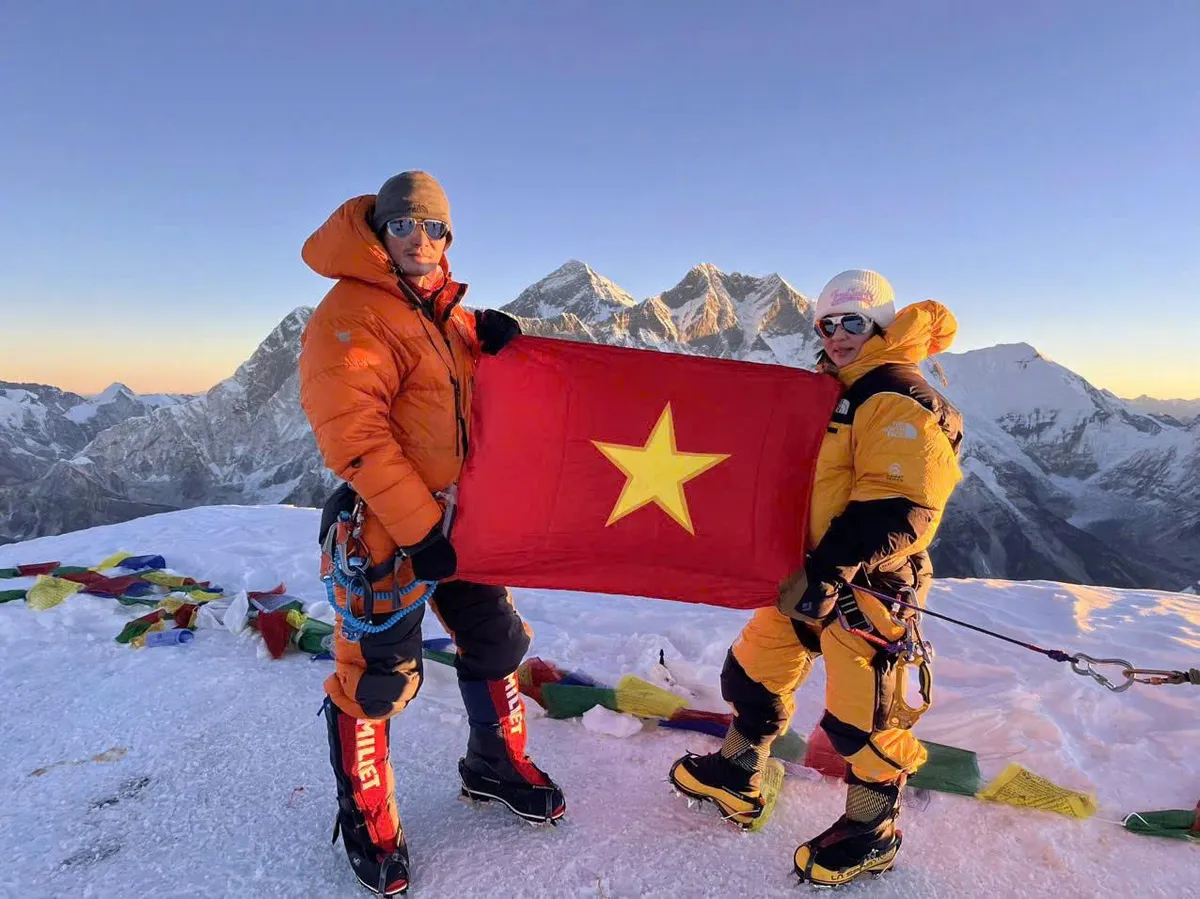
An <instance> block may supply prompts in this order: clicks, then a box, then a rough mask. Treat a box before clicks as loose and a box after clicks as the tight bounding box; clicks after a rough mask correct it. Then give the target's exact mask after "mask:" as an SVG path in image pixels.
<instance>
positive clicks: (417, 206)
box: [408, 203, 429, 215]
mask: <svg viewBox="0 0 1200 899" xmlns="http://www.w3.org/2000/svg"><path fill="white" fill-rule="evenodd" d="M408 214H409V215H429V207H428V206H426V205H425V204H424V203H409V204H408Z"/></svg>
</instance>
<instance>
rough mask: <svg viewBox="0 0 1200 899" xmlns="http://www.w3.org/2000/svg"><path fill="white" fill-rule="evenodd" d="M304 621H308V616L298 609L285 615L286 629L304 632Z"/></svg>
mask: <svg viewBox="0 0 1200 899" xmlns="http://www.w3.org/2000/svg"><path fill="white" fill-rule="evenodd" d="M306 621H308V616H307V615H305V614H304V613H303V612H301V611H300V610H299V609H291V610H290V611H289V612H288V613H287V623H288V627H290V628H291V629H292V630H296V631H299V630H304V622H306Z"/></svg>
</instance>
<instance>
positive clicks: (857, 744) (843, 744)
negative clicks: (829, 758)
mask: <svg viewBox="0 0 1200 899" xmlns="http://www.w3.org/2000/svg"><path fill="white" fill-rule="evenodd" d="M821 730H823V731H825V734H826V736H828V737H829V743H830V745H832V746H833V748H834V751H835V752H837V754H838V755H840V756H842V758H849V757H850V756H852V755H854V753H856V752H858V751H859V750H860V749H862V748H863V747H864V746H866V745H867V743H869V742H870V740H871V735H870V734H869V733H867V732H866V731H863V730H859V729H858V728H857V727H854V726H852V725H849V724H847V723H846V722H845V721H841V720H839V719H837V718H835V717H834V716H833V715H831V714H829V712H826V713H825V714H824V715H823V716H822V717H821Z"/></svg>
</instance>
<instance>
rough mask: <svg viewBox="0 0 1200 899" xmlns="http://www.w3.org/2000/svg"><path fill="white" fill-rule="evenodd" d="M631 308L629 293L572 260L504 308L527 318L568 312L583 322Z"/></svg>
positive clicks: (549, 317) (549, 316)
mask: <svg viewBox="0 0 1200 899" xmlns="http://www.w3.org/2000/svg"><path fill="white" fill-rule="evenodd" d="M634 305H636V302H635V301H634V299H633V297H631V296H630V295H629V294H628V293H626V292H625V291H624V290H622V289H621V288H619V287H617V285H616V284H613V282H612V281H609V280H608V279H607V278H605V277H603V276H601V275H598V274H596V273H595V272H594V271H592V269H591V268H589V267H588V266H587V265H585V264H584V263H582V262H579V261H578V260H574V259H573V260H571V261H570V262H568V263H567V264H566V265H564V266H562V267H561V268H559V269H557V270H556V271H554V272H551V273H550V274H549V275H547V276H546V277H545V278H543V279H542V280H541V281H538V282H537V283H536V284H532V285H530V286H529V287H526V288H525V289H524V290H523V291H521V295H520V296H518V297H517V298H516V299H515V300H513V301H512V302H511V303H509V304H508V305H507V306H505V307H504V308H505V310H506V311H507V312H509V313H510V314H512V315H516V316H519V317H521V318H526V319H554V318H557V317H558V316H560V315H562V314H563V313H564V312H570V313H571V314H573V315H575V316H577V317H578V318H580V319H582V320H583V321H589V322H599V321H603V320H604V319H606V318H609V317H610V316H612V315H613V314H614V313H616V312H619V311H621V310H622V309H627V308H629V307H630V306H634Z"/></svg>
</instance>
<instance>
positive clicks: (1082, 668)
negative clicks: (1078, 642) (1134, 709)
mask: <svg viewBox="0 0 1200 899" xmlns="http://www.w3.org/2000/svg"><path fill="white" fill-rule="evenodd" d="M1096 665H1116V666H1117V667H1119V668H1120V669H1121V675H1122V677H1124V678H1125V682H1124V683H1114V682H1113V681H1111V680H1109V679H1108V678H1107V677H1105V676H1104V674H1103V673H1101V672H1099V671H1097V670H1096V668H1095V666H1096ZM1132 668H1133V665H1131V664H1130V663H1129V662H1127V661H1125V660H1124V659H1094V658H1092V657H1091V656H1089V655H1087V654H1086V653H1082V652H1077V653H1075V655H1073V656H1071V670H1072V671H1074V672H1075V673H1076V674H1082V675H1085V676H1087V677H1090V678H1091V679H1092V680H1094V681H1096V682H1097V683H1099V684H1103V685H1104V686H1105V687H1107V688H1108V689H1110V690H1112V691H1113V692H1114V693H1121V692H1123V691H1125V690H1128V689H1129V688H1130V687H1132V686H1133V681H1134V678H1133V674H1132V672H1131V669H1132Z"/></svg>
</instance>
